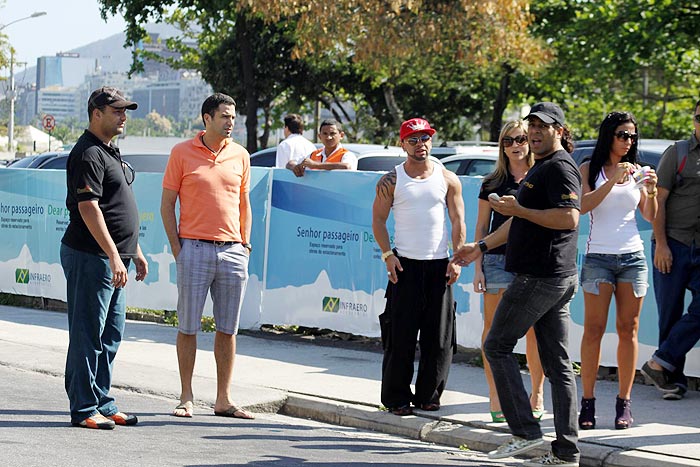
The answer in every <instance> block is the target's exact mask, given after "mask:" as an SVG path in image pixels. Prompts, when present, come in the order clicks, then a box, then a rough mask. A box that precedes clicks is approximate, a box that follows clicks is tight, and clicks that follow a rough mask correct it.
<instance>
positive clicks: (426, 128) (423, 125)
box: [399, 118, 435, 140]
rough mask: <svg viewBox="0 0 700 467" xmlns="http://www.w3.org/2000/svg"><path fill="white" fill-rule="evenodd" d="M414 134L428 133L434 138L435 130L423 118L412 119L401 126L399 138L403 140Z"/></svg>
mask: <svg viewBox="0 0 700 467" xmlns="http://www.w3.org/2000/svg"><path fill="white" fill-rule="evenodd" d="M414 133H428V134H429V135H430V136H433V135H434V134H435V130H433V129H432V128H430V123H428V121H427V120H423V119H422V118H412V119H410V120H406V121H405V122H403V123H402V124H401V131H400V132H399V138H401V140H404V139H406V138H407V137H409V136H411V135H412V134H414Z"/></svg>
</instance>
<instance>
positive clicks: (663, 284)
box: [651, 238, 700, 388]
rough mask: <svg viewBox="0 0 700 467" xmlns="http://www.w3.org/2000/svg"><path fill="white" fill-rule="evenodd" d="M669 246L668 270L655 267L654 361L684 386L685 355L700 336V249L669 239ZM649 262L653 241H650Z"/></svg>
mask: <svg viewBox="0 0 700 467" xmlns="http://www.w3.org/2000/svg"><path fill="white" fill-rule="evenodd" d="M668 247H669V248H670V249H671V254H672V255H673V265H672V266H671V272H670V273H668V274H661V272H659V270H658V269H656V268H654V295H655V296H656V308H657V309H658V313H659V349H658V350H657V351H656V352H655V353H654V357H653V359H654V361H656V362H657V363H658V364H659V365H661V366H662V367H664V368H665V369H666V370H667V371H668V372H669V380H670V381H671V382H673V383H676V384H677V385H679V386H682V387H684V388H687V384H688V380H687V378H686V377H685V375H684V374H683V368H684V367H685V355H686V354H687V353H688V352H689V351H690V350H691V349H692V348H693V347H694V346H695V344H697V342H698V338H700V249H698V247H697V246H696V245H691V246H686V245H684V244H683V243H681V242H679V241H676V240H674V239H672V238H669V239H668ZM651 251H652V261H653V258H654V253H655V252H656V242H652V244H651ZM686 289H687V290H690V292H691V294H692V297H693V298H692V300H691V302H690V305H688V313H686V314H683V312H684V311H685V302H684V300H685V293H686Z"/></svg>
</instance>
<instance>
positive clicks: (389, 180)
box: [377, 170, 396, 198]
mask: <svg viewBox="0 0 700 467" xmlns="http://www.w3.org/2000/svg"><path fill="white" fill-rule="evenodd" d="M395 186H396V170H392V171H391V172H389V173H387V174H386V175H384V176H382V178H381V179H379V182H378V183H377V196H379V197H382V198H391V197H392V193H393V192H394V187H395Z"/></svg>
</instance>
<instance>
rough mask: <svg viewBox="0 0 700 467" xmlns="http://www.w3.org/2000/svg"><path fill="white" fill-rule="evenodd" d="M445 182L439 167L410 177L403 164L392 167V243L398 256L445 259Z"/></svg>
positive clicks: (446, 254) (434, 165) (446, 250)
mask: <svg viewBox="0 0 700 467" xmlns="http://www.w3.org/2000/svg"><path fill="white" fill-rule="evenodd" d="M446 197H447V183H446V182H445V176H444V175H443V173H442V168H441V167H439V166H438V165H437V164H433V173H432V174H431V175H430V176H429V177H427V178H423V179H415V178H411V177H409V176H408V174H406V171H405V170H404V168H403V164H401V165H397V166H396V187H395V188H394V204H393V206H392V210H393V213H394V245H395V246H396V250H397V251H398V252H399V256H404V257H406V258H411V259H441V258H448V257H449V256H450V252H449V250H448V247H447V222H446V221H447V217H446V208H447V201H446Z"/></svg>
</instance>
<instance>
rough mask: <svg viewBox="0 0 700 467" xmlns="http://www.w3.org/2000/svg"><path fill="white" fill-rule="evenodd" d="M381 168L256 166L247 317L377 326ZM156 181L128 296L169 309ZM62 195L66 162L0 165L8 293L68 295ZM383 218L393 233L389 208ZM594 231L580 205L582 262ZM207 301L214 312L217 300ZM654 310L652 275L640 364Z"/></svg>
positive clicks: (460, 286) (477, 305) (469, 341)
mask: <svg viewBox="0 0 700 467" xmlns="http://www.w3.org/2000/svg"><path fill="white" fill-rule="evenodd" d="M380 177H381V174H380V173H374V172H345V171H334V172H326V171H311V170H309V171H307V172H306V174H305V176H304V177H300V178H297V177H295V176H294V174H293V173H292V172H291V171H289V170H285V169H268V168H261V167H253V168H252V169H251V188H250V190H251V191H250V199H251V205H252V209H253V229H252V238H251V243H252V244H253V252H252V254H251V258H250V266H249V273H250V279H249V282H248V287H247V290H246V296H245V301H244V305H243V312H242V315H241V327H242V328H257V327H259V326H260V325H261V324H279V325H303V326H309V327H318V328H328V329H333V330H336V331H342V332H350V333H355V334H361V335H365V336H373V337H374V336H378V335H379V322H378V316H379V314H381V313H382V311H383V310H384V304H385V299H384V290H385V287H386V284H387V279H386V269H385V267H384V263H383V262H382V261H381V258H380V255H381V251H379V248H378V247H377V244H376V242H375V241H374V236H373V234H372V203H373V201H374V194H375V186H376V184H377V181H378V180H379V178H380ZM460 180H461V182H462V187H463V197H464V200H465V211H466V212H465V215H466V224H467V241H471V240H472V239H473V238H474V226H475V222H476V217H477V205H478V202H477V199H478V197H477V195H478V192H479V187H480V185H481V178H478V177H460ZM161 183H162V174H158V173H139V174H138V175H137V177H136V180H135V182H134V184H133V189H134V192H135V194H136V199H137V203H138V207H139V215H140V245H141V249H142V250H143V252H144V255H145V256H146V258H147V259H148V262H149V275H148V277H147V278H146V280H145V281H144V282H136V281H135V271H134V270H133V268H132V270H131V271H130V277H129V279H130V280H129V283H128V284H127V289H126V290H127V304H128V305H129V306H133V307H141V308H152V309H166V310H174V309H175V308H176V303H177V287H176V267H175V260H174V259H173V256H172V254H171V251H170V245H169V244H168V241H167V238H166V236H165V231H164V230H163V225H162V221H161V217H160V198H161V186H162V185H161ZM65 196H66V193H65V172H63V171H54V170H34V169H15V170H12V169H3V170H0V235H2V237H1V238H2V242H0V291H1V292H6V293H12V294H20V295H29V296H39V297H46V298H53V299H58V300H65V295H66V291H65V278H64V276H63V270H62V268H61V264H60V259H59V246H60V240H61V237H62V235H63V232H64V231H65V228H66V226H67V225H68V212H67V210H66V208H65ZM418 221H420V220H418ZM638 225H639V228H640V232H641V234H642V239H643V240H644V243H645V254H646V256H647V262H648V264H649V269H650V271H651V268H652V265H651V251H650V245H651V226H650V224H649V223H647V222H645V221H644V220H643V219H641V216H638ZM388 227H389V233H390V235H393V218H392V217H391V216H390V217H389V220H388ZM588 232H589V218H588V215H585V216H581V221H580V235H579V242H578V247H579V265H580V263H581V262H582V260H583V253H584V252H585V246H586V240H587V238H588ZM473 274H474V268H473V267H467V268H463V270H462V275H461V276H460V279H459V281H458V282H457V283H456V284H455V286H454V295H455V300H456V301H457V342H458V343H459V344H460V345H462V346H464V347H471V348H475V347H480V342H481V329H482V326H483V318H482V311H481V309H482V304H481V303H482V296H481V294H479V293H475V292H474V288H473V286H472V280H473ZM650 281H651V273H650ZM686 303H688V298H687V299H686ZM205 312H206V313H207V314H211V301H208V303H207V307H206V309H205ZM583 318H584V312H583V292H582V291H580V290H579V292H578V294H577V295H576V296H575V297H574V300H573V301H572V303H571V326H570V334H569V339H570V349H569V350H570V354H571V357H572V359H573V360H578V359H579V348H580V340H581V336H582V334H583ZM657 320H658V318H657V312H656V303H655V300H654V294H653V287H652V286H651V284H650V286H649V288H648V290H647V296H646V299H645V301H644V307H643V310H642V315H641V318H640V327H639V343H640V345H639V362H638V367H639V366H640V365H641V363H643V362H644V361H645V360H646V359H647V358H648V357H649V356H650V355H651V354H652V353H653V351H654V350H655V348H656V344H657V339H658V328H657ZM616 348H617V335H616V332H615V303H614V299H613V303H612V304H611V309H610V312H609V317H608V327H607V329H606V334H605V336H604V338H603V343H602V357H601V364H602V365H605V366H615V365H616ZM518 349H519V350H520V351H523V352H524V345H523V344H522V343H521V344H520V347H518ZM694 356H695V357H697V356H698V349H697V348H696V349H694V350H693V351H692V352H691V354H690V355H689V356H688V364H687V368H686V371H687V373H688V374H690V375H694V376H698V375H700V358H693V357H694Z"/></svg>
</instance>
